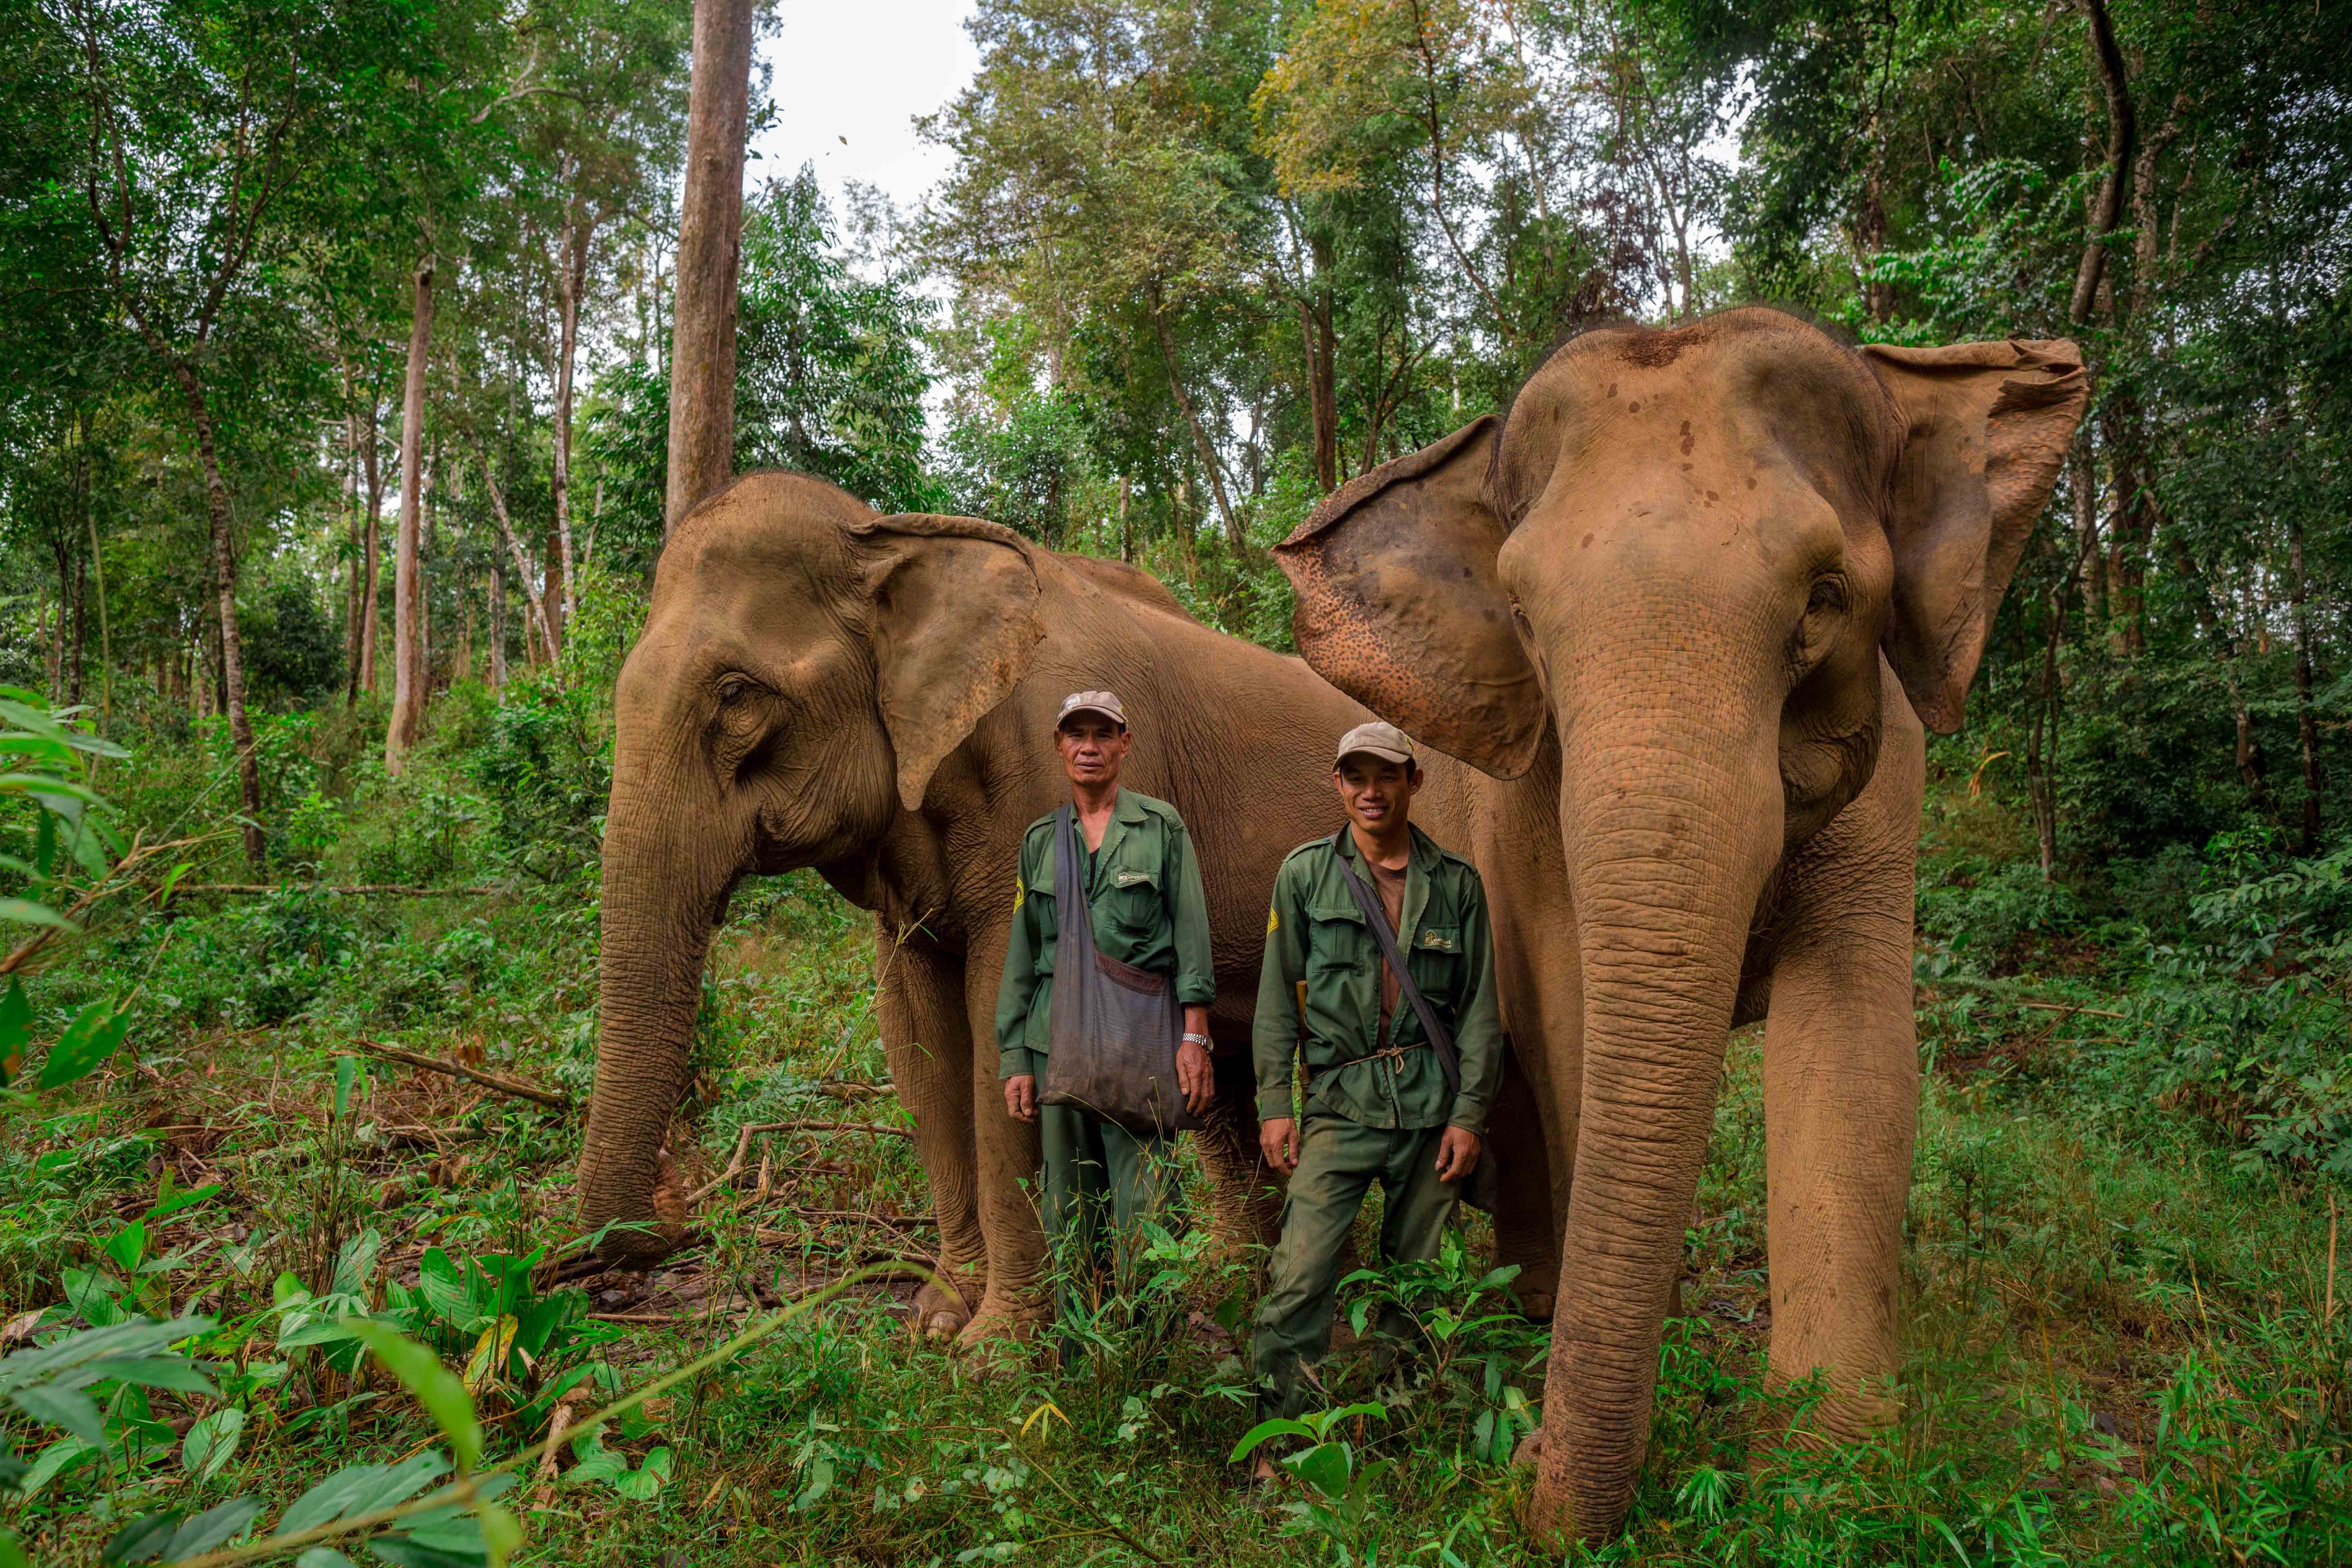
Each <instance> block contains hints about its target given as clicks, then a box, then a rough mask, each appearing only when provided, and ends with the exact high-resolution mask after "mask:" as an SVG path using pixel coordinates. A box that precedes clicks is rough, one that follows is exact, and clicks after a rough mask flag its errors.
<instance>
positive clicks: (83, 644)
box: [66, 561, 89, 705]
mask: <svg viewBox="0 0 2352 1568" xmlns="http://www.w3.org/2000/svg"><path fill="white" fill-rule="evenodd" d="M87 647H89V569H88V567H87V565H86V563H83V562H80V561H76V562H75V563H74V572H73V658H72V663H71V665H70V666H69V668H68V672H67V677H66V692H67V697H68V700H69V701H72V702H74V703H76V704H77V705H79V703H80V702H81V700H82V693H83V691H84V689H85V688H84V686H83V684H82V655H83V650H84V649H85V648H87Z"/></svg>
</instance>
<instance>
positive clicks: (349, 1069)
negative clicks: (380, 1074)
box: [335, 1057, 360, 1121]
mask: <svg viewBox="0 0 2352 1568" xmlns="http://www.w3.org/2000/svg"><path fill="white" fill-rule="evenodd" d="M359 1079H360V1064H359V1062H358V1061H357V1059H355V1058H352V1057H337V1058H335V1120H336V1121H341V1120H342V1119H343V1118H344V1117H346V1116H349V1115H350V1114H351V1113H352V1085H353V1084H355V1083H357V1082H359Z"/></svg>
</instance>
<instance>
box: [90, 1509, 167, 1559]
mask: <svg viewBox="0 0 2352 1568" xmlns="http://www.w3.org/2000/svg"><path fill="white" fill-rule="evenodd" d="M180 1517H181V1516H180V1510H178V1509H171V1510H166V1511H164V1512H163V1513H150V1514H142V1515H141V1516H140V1517H139V1518H137V1519H134V1520H132V1521H131V1522H130V1523H129V1524H126V1525H124V1526H123V1527H122V1528H121V1530H118V1531H115V1532H114V1533H113V1534H112V1535H110V1536H108V1537H107V1539H106V1545H105V1546H104V1547H103V1548H101V1549H100V1552H99V1554H98V1560H99V1561H100V1563H152V1562H153V1561H154V1560H155V1559H156V1558H158V1557H161V1556H162V1555H163V1548H164V1546H165V1545H166V1544H167V1543H168V1542H170V1541H171V1539H172V1533H173V1531H176V1530H178V1529H179V1528H180Z"/></svg>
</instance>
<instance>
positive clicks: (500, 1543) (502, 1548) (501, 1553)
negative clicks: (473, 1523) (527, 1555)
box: [474, 1502, 522, 1568]
mask: <svg viewBox="0 0 2352 1568" xmlns="http://www.w3.org/2000/svg"><path fill="white" fill-rule="evenodd" d="M474 1513H475V1516H476V1517H477V1518H478V1519H479V1520H480V1521H481V1523H482V1544H483V1546H484V1547H486V1548H488V1552H489V1556H490V1568H506V1564H507V1559H508V1558H509V1557H511V1556H513V1555H514V1553H515V1552H516V1550H517V1549H518V1548H520V1546H521V1545H522V1523H521V1521H519V1520H517V1519H516V1518H515V1516H514V1515H513V1514H511V1513H509V1512H508V1511H507V1510H505V1509H504V1508H502V1507H500V1506H499V1504H497V1503H494V1502H486V1503H483V1504H481V1505H480V1506H479V1507H478V1508H477V1509H475V1510H474Z"/></svg>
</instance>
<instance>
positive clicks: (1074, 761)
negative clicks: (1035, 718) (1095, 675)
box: [1054, 713, 1134, 785]
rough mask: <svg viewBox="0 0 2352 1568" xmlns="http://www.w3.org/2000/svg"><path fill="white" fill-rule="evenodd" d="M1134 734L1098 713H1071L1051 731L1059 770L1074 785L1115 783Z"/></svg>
mask: <svg viewBox="0 0 2352 1568" xmlns="http://www.w3.org/2000/svg"><path fill="white" fill-rule="evenodd" d="M1133 740H1134V737H1133V736H1132V735H1130V734H1129V733H1128V731H1125V730H1122V729H1120V728H1119V727H1118V725H1117V724H1114V723H1112V722H1111V721H1109V720H1108V719H1106V718H1104V717H1103V716H1102V715H1101V714H1099V713H1073V714H1071V715H1070V716H1069V718H1068V719H1067V720H1066V721H1063V724H1062V727H1061V728H1060V729H1058V730H1056V731H1054V749H1055V751H1057V752H1061V753H1062V772H1063V773H1066V774H1067V775H1068V777H1069V780H1070V782H1071V783H1072V784H1097V785H1099V784H1117V783H1118V769H1119V764H1120V763H1124V762H1125V761H1127V748H1128V746H1129V742H1132V741H1133Z"/></svg>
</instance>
